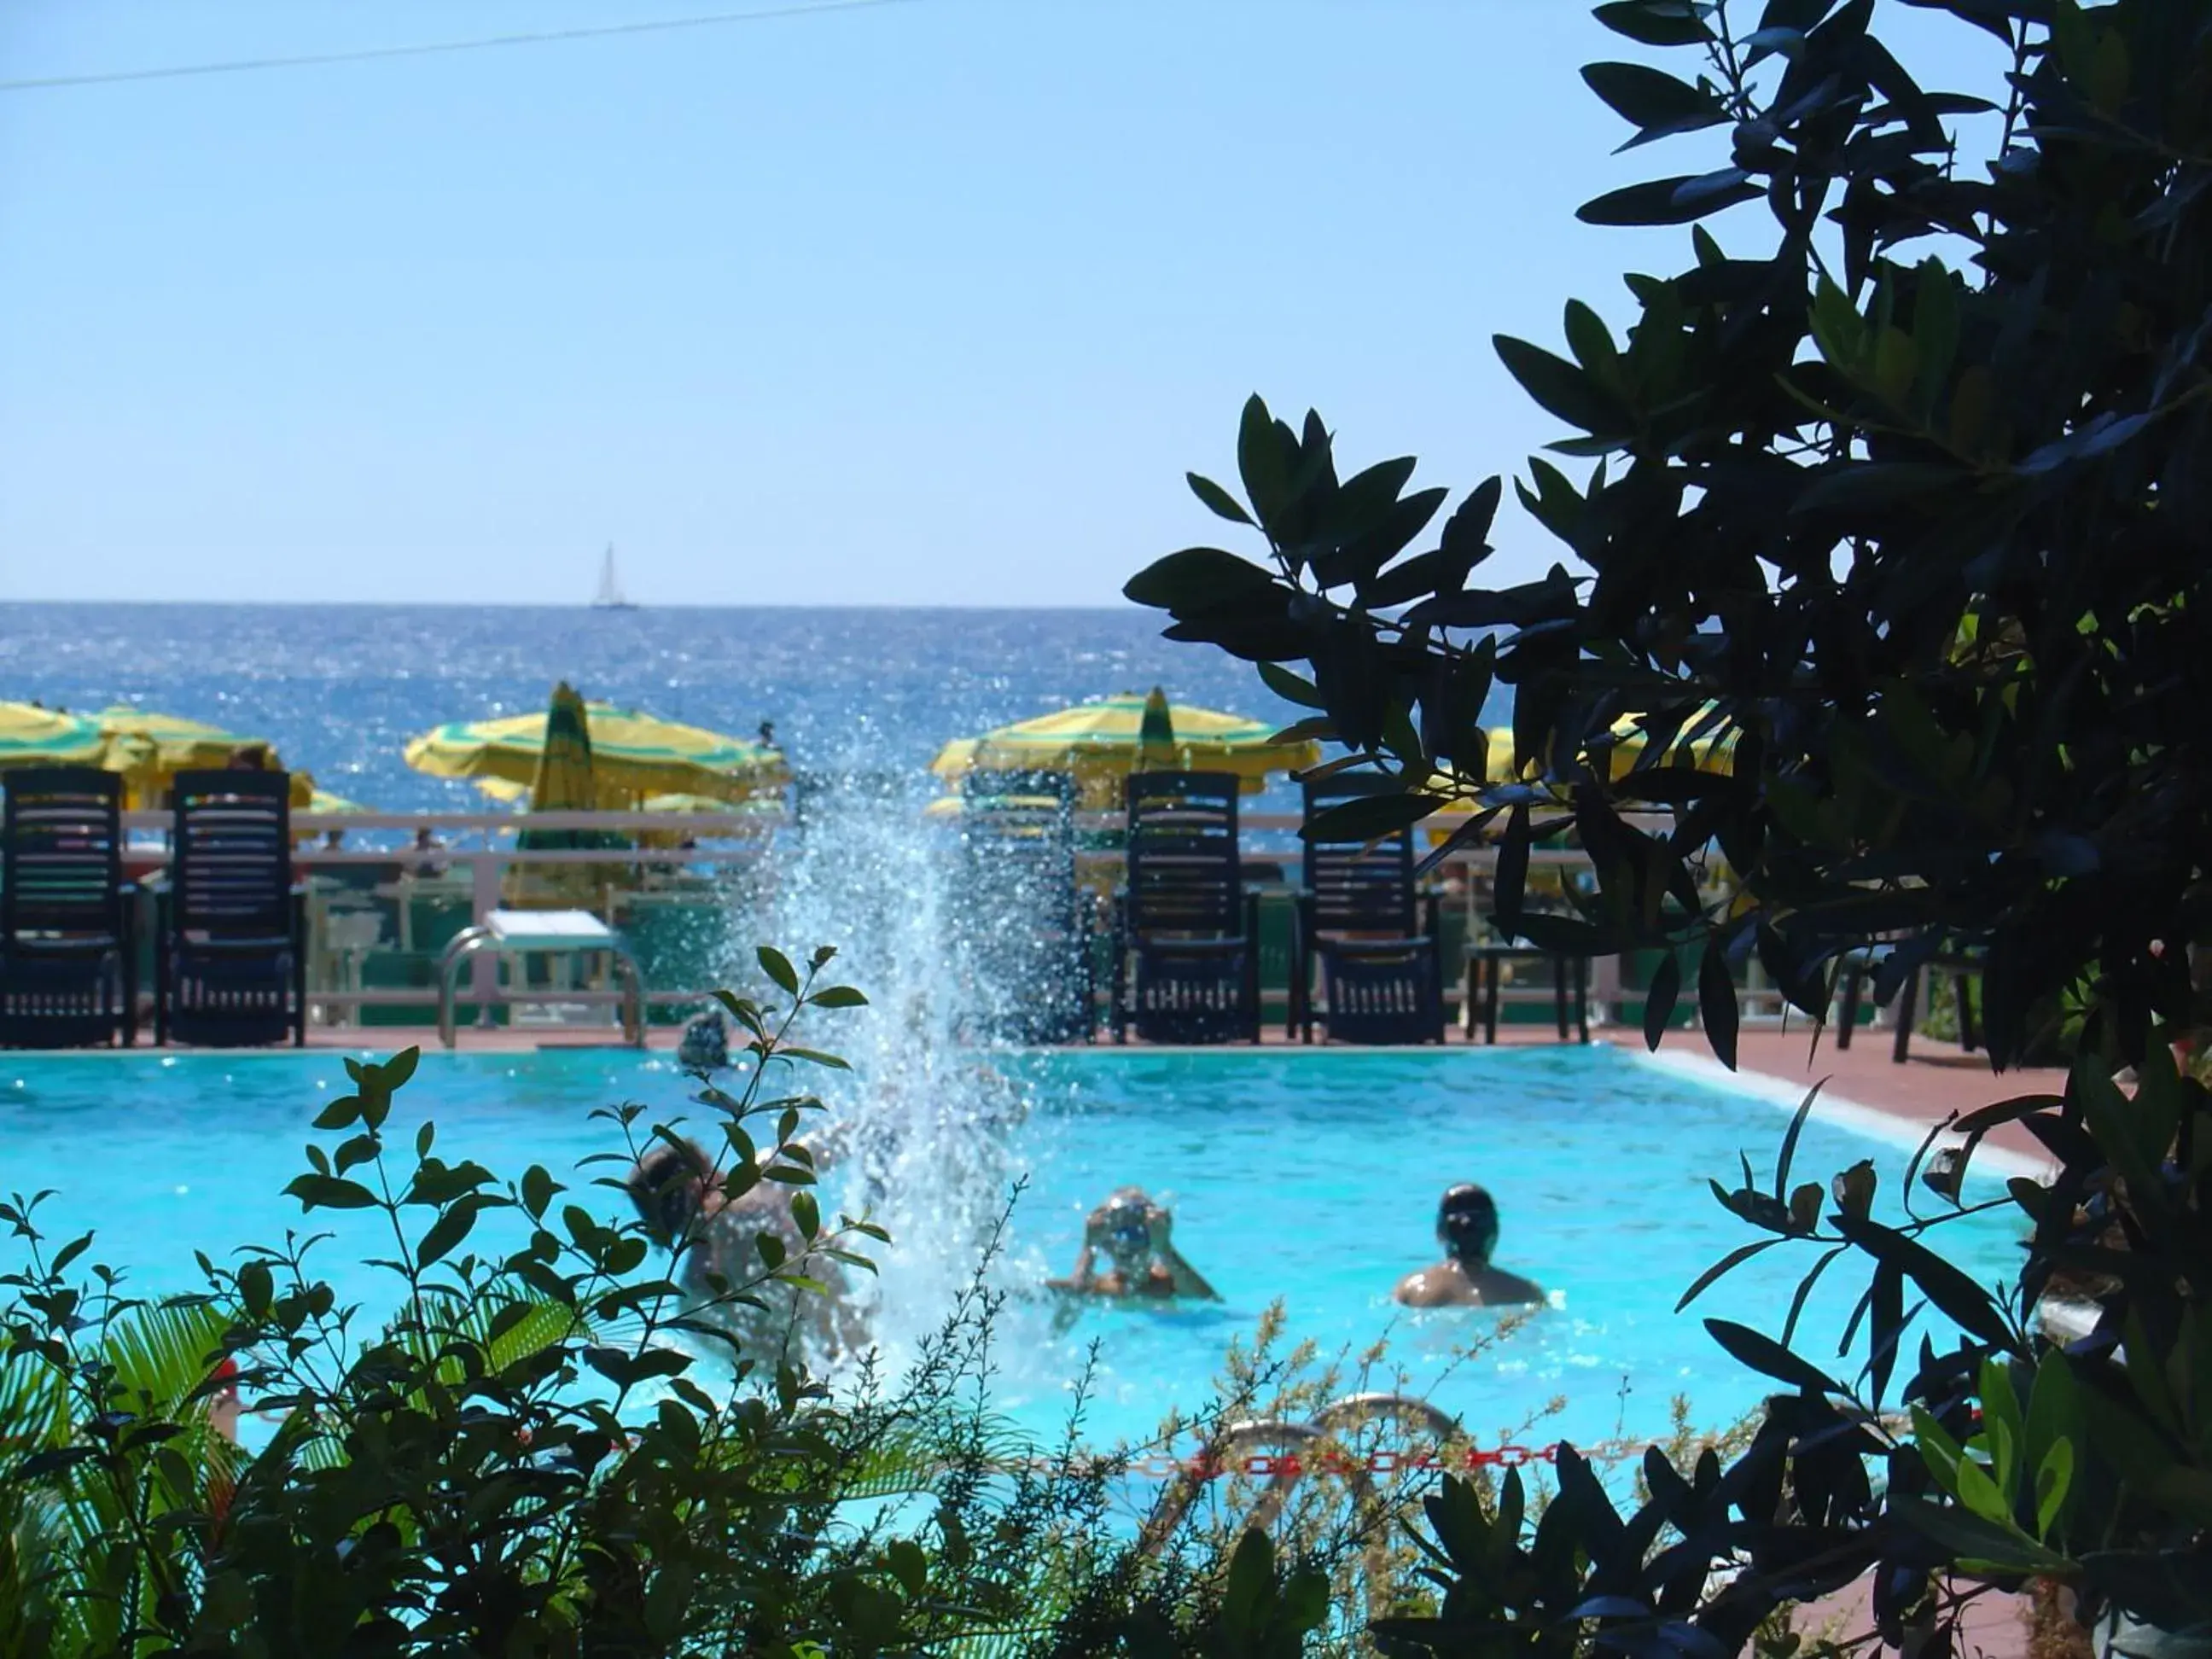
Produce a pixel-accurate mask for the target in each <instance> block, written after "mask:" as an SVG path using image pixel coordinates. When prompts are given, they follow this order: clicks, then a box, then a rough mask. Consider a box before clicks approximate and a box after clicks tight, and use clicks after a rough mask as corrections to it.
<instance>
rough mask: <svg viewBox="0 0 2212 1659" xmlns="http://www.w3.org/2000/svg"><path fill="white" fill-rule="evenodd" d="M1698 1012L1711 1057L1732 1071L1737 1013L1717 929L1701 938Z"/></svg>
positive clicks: (1731, 984) (1732, 976) (1733, 984)
mask: <svg viewBox="0 0 2212 1659" xmlns="http://www.w3.org/2000/svg"><path fill="white" fill-rule="evenodd" d="M1698 1014H1699V1018H1700V1019H1702V1020H1703V1021H1704V1022H1705V1041H1706V1042H1709V1043H1711V1045H1712V1050H1713V1054H1714V1057H1715V1058H1716V1059H1717V1060H1719V1061H1720V1063H1721V1064H1722V1065H1723V1066H1727V1067H1728V1068H1729V1070H1730V1071H1731V1072H1733V1071H1734V1070H1735V1033H1736V1020H1737V1014H1738V1009H1737V1006H1736V1000H1735V975H1732V974H1730V973H1729V965H1728V955H1727V952H1726V951H1724V950H1723V948H1722V945H1721V939H1720V935H1719V934H1717V933H1716V934H1714V935H1713V936H1712V937H1711V938H1710V939H1707V940H1706V941H1705V955H1704V956H1703V957H1701V958H1700V959H1699V963H1698Z"/></svg>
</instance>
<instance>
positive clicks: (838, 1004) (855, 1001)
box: [806, 985, 868, 1008]
mask: <svg viewBox="0 0 2212 1659" xmlns="http://www.w3.org/2000/svg"><path fill="white" fill-rule="evenodd" d="M806 1000H807V1001H808V1002H810V1003H811V1004H812V1005H813V1006H815V1007H817V1008H865V1007H866V1006H868V999H867V998H866V996H864V995H862V994H861V993H860V990H859V988H858V987H854V986H851V985H825V986H824V987H822V989H820V990H818V991H817V992H815V993H814V994H813V995H811V996H810V997H808V998H807V999H806Z"/></svg>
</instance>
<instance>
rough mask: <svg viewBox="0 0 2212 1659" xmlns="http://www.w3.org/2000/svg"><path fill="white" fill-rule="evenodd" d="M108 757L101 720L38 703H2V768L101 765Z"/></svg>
mask: <svg viewBox="0 0 2212 1659" xmlns="http://www.w3.org/2000/svg"><path fill="white" fill-rule="evenodd" d="M107 756H108V739H107V734H106V732H102V731H101V730H100V722H99V721H98V720H87V719H86V718H85V717H84V716H83V715H82V714H68V713H65V712H64V711H63V710H61V709H59V708H44V707H42V706H41V705H40V704H38V703H35V702H0V767H4V766H101V765H105V764H106V760H107Z"/></svg>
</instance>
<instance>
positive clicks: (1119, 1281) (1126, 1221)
mask: <svg viewBox="0 0 2212 1659" xmlns="http://www.w3.org/2000/svg"><path fill="white" fill-rule="evenodd" d="M1174 1226H1175V1218H1174V1216H1173V1215H1171V1214H1170V1213H1169V1212H1168V1211H1167V1210H1166V1209H1165V1208H1164V1207H1163V1206H1159V1205H1158V1204H1155V1203H1153V1202H1152V1200H1151V1199H1149V1198H1147V1197H1146V1195H1145V1192H1144V1189H1143V1188H1140V1187H1123V1188H1120V1189H1119V1190H1117V1191H1115V1192H1113V1193H1110V1194H1108V1195H1107V1199H1106V1201H1105V1202H1104V1203H1103V1204H1101V1205H1100V1206H1098V1207H1097V1209H1095V1210H1093V1211H1092V1212H1091V1214H1090V1216H1089V1217H1088V1218H1086V1219H1085V1222H1084V1225H1083V1254H1082V1255H1079V1256H1078V1257H1077V1258H1076V1259H1075V1271H1074V1272H1073V1273H1070V1274H1069V1275H1068V1276H1067V1277H1066V1279H1050V1280H1048V1281H1047V1288H1048V1289H1050V1290H1055V1291H1067V1292H1070V1293H1072V1294H1074V1295H1078V1296H1109V1297H1199V1298H1200V1299H1202V1300H1205V1301H1208V1302H1218V1301H1220V1300H1221V1297H1220V1295H1219V1293H1218V1292H1217V1291H1215V1290H1214V1288H1213V1286H1212V1285H1209V1284H1207V1283H1206V1280H1205V1279H1202V1278H1200V1276H1199V1273H1198V1270H1197V1269H1196V1268H1194V1267H1192V1266H1191V1265H1190V1263H1189V1262H1188V1261H1184V1260H1183V1258H1182V1252H1181V1251H1179V1250H1177V1249H1176V1247H1175V1244H1174V1243H1173V1242H1172V1240H1171V1239H1170V1233H1171V1231H1173V1229H1174ZM1101 1253H1103V1255H1105V1257H1106V1270H1105V1271H1104V1272H1103V1273H1100V1272H1098V1271H1097V1260H1098V1257H1099V1255H1100V1254H1101Z"/></svg>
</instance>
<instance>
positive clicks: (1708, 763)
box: [1429, 703, 1737, 843]
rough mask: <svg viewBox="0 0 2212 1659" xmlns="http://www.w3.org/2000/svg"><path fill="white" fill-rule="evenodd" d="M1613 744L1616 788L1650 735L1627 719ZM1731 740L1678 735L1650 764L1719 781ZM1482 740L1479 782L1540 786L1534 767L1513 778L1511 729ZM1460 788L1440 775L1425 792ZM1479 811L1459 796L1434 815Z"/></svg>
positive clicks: (1727, 767) (1438, 833)
mask: <svg viewBox="0 0 2212 1659" xmlns="http://www.w3.org/2000/svg"><path fill="white" fill-rule="evenodd" d="M1710 709H1711V704H1710V703H1708V704H1707V705H1705V708H1701V709H1699V711H1698V713H1697V714H1695V715H1693V716H1692V718H1691V719H1690V720H1686V721H1685V722H1684V723H1683V726H1684V732H1687V731H1688V730H1690V729H1692V728H1693V727H1694V726H1696V725H1697V723H1698V722H1699V720H1703V719H1704V718H1705V714H1706V713H1707V712H1708V711H1709V710H1710ZM1736 735H1737V734H1736V732H1735V729H1734V728H1730V729H1729V731H1728V732H1726V733H1725V734H1724V735H1723V736H1721V737H1719V738H1699V739H1697V740H1696V741H1694V742H1692V741H1691V740H1690V739H1689V738H1687V737H1686V735H1684V733H1677V734H1676V736H1675V738H1674V741H1673V742H1671V743H1669V744H1668V745H1667V748H1666V750H1664V752H1663V756H1662V759H1661V760H1659V761H1658V762H1657V763H1656V765H1659V766H1662V767H1686V768H1691V769H1695V770H1697V771H1700V772H1712V773H1717V774H1720V775H1723V776H1725V775H1727V774H1729V772H1731V771H1733V770H1734V769H1735V741H1736ZM1483 736H1484V738H1485V739H1486V752H1485V754H1484V757H1483V769H1482V776H1483V781H1484V782H1486V783H1493V784H1495V783H1533V784H1542V783H1543V782H1544V781H1545V779H1544V775H1543V769H1542V768H1541V766H1539V765H1537V764H1535V763H1530V764H1529V765H1528V767H1527V768H1526V769H1523V770H1522V771H1520V772H1518V773H1516V771H1515V769H1514V766H1513V728H1512V727H1511V726H1492V727H1491V728H1490V729H1489V730H1488V731H1486V732H1484V733H1483ZM1650 740H1651V739H1650V733H1648V732H1645V731H1644V730H1643V729H1642V728H1641V727H1640V726H1638V725H1637V724H1636V720H1635V718H1634V717H1633V716H1632V715H1623V716H1622V717H1621V718H1620V719H1619V720H1615V721H1614V722H1613V745H1612V747H1611V749H1610V750H1608V751H1607V774H1608V775H1610V776H1611V777H1612V779H1613V781H1615V782H1616V783H1617V782H1619V781H1620V780H1621V779H1622V778H1625V777H1626V776H1627V775H1628V774H1629V772H1630V770H1631V769H1632V768H1633V767H1634V766H1635V765H1636V764H1637V763H1638V761H1639V760H1640V759H1641V758H1642V757H1643V754H1644V746H1645V745H1646V744H1649V743H1650ZM1429 787H1430V788H1431V790H1433V791H1435V792H1436V793H1439V794H1444V793H1450V792H1451V791H1454V790H1456V789H1458V788H1460V787H1462V782H1461V781H1460V780H1459V779H1457V778H1454V777H1450V776H1448V775H1445V774H1443V773H1439V774H1437V776H1436V777H1435V778H1433V779H1431V781H1430V784H1429ZM1478 805H1480V803H1479V802H1478V801H1476V800H1475V799H1473V798H1472V797H1470V796H1466V795H1461V796H1458V797H1457V798H1455V799H1451V800H1449V801H1447V802H1445V803H1444V804H1443V805H1441V806H1439V807H1437V816H1439V817H1465V816H1467V815H1468V813H1470V812H1473V811H1474V810H1475V809H1476V807H1477V806H1478ZM1429 833H1430V840H1431V843H1434V842H1439V841H1441V840H1442V839H1443V836H1445V835H1447V834H1449V830H1448V829H1432V830H1431V831H1430V832H1429Z"/></svg>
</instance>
